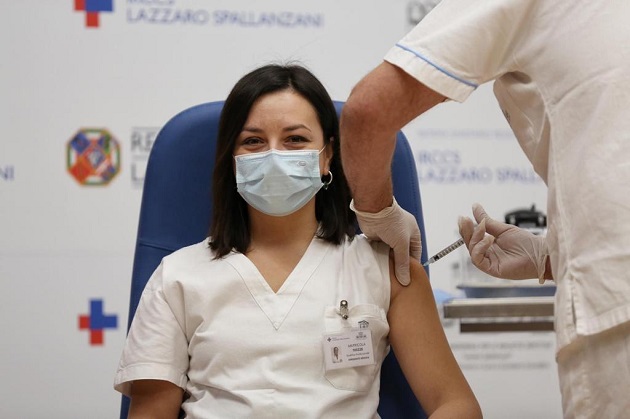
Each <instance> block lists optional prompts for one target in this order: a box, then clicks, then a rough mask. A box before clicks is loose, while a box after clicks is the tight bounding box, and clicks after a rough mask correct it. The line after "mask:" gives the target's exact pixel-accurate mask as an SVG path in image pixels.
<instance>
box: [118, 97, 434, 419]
mask: <svg viewBox="0 0 630 419" xmlns="http://www.w3.org/2000/svg"><path fill="white" fill-rule="evenodd" d="M335 106H336V108H337V111H338V112H339V111H340V110H341V107H342V106H343V103H342V102H335ZM222 108H223V102H210V103H204V104H201V105H197V106H193V107H191V108H189V109H186V110H184V111H182V112H180V113H179V114H177V115H176V116H174V117H173V118H172V119H171V120H169V121H168V122H167V123H166V125H164V127H163V128H162V130H161V131H160V132H159V134H158V136H157V138H156V139H155V142H154V143H153V148H152V150H151V154H150V156H149V162H148V165H147V170H146V174H145V178H144V190H143V195H142V204H141V208H140V220H139V225H138V236H137V240H136V249H135V256H134V264H133V273H132V279H131V297H130V303H129V320H128V325H127V326H128V327H129V325H130V324H131V320H132V319H133V316H134V314H135V312H136V308H137V306H138V302H139V301H140V296H141V294H142V290H143V289H144V286H145V284H146V282H147V281H148V279H149V277H150V276H151V274H152V273H153V271H154V270H155V269H156V268H157V266H158V265H159V263H160V261H161V260H162V258H163V257H164V256H167V255H168V254H170V253H172V252H174V251H175V250H177V249H180V248H182V247H184V246H188V245H190V244H193V243H198V242H200V241H202V240H203V239H204V238H205V237H206V236H207V233H208V229H209V225H210V218H211V211H212V193H211V184H212V181H211V180H212V170H213V166H214V160H215V144H216V137H217V131H218V122H219V117H220V114H221V109H222ZM392 172H393V184H394V195H395V196H396V200H397V201H398V203H399V204H400V205H401V206H402V207H403V208H405V209H406V210H407V211H409V212H411V213H412V214H414V215H415V217H416V220H417V221H418V225H419V226H420V229H421V231H422V235H423V236H422V242H423V243H426V241H425V237H424V225H423V219H422V203H421V201H420V189H419V186H418V176H417V172H416V166H415V162H414V158H413V154H412V152H411V148H410V147H409V144H408V142H407V139H406V138H405V136H404V135H403V133H402V132H399V133H398V138H397V144H396V151H395V153H394V159H393V164H392ZM425 249H426V246H423V250H422V252H423V253H422V260H423V261H424V260H426V259H427V255H426V250H425ZM128 408H129V400H128V399H127V397H125V396H123V401H122V406H121V414H120V417H121V419H126V418H127V411H128ZM378 411H379V414H380V415H381V417H382V418H383V419H397V418H411V419H413V418H426V415H425V414H424V412H423V410H422V408H421V407H420V405H419V404H418V402H417V401H416V398H415V397H414V395H413V393H412V392H411V389H410V387H409V384H408V383H407V381H406V380H405V378H404V376H403V374H402V371H401V370H400V367H399V365H398V362H397V361H396V358H395V355H394V354H393V352H390V354H389V355H388V356H387V358H386V359H385V361H384V363H383V367H382V373H381V392H380V404H379V408H378Z"/></svg>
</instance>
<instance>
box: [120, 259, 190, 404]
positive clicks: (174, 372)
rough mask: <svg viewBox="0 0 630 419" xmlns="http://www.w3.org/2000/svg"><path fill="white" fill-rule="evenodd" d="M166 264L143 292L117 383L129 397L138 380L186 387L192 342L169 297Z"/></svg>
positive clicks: (124, 351)
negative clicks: (165, 273)
mask: <svg viewBox="0 0 630 419" xmlns="http://www.w3.org/2000/svg"><path fill="white" fill-rule="evenodd" d="M163 264H164V262H162V263H161V264H160V266H158V268H157V269H156V270H155V272H154V273H153V275H152V276H151V278H150V279H149V281H148V282H147V285H146V287H145V289H144V291H143V293H142V297H141V298H140V303H139V304H138V309H137V311H136V314H135V316H134V318H133V321H132V323H131V328H130V329H129V334H128V336H127V342H126V344H125V347H124V349H123V353H122V356H121V359H120V363H119V366H118V371H117V373H116V377H115V380H114V388H115V389H116V390H118V391H120V392H121V393H123V394H125V395H127V396H128V395H129V392H130V389H131V383H132V382H133V381H134V380H141V379H154V380H165V381H170V382H171V383H173V384H175V385H177V386H179V387H181V388H183V389H185V387H186V383H187V375H186V373H187V371H188V342H187V339H186V335H185V332H184V329H183V322H182V319H181V318H179V319H178V317H177V316H176V315H175V314H174V312H173V309H172V307H171V305H170V304H169V302H168V301H167V298H166V297H165V292H164V289H163V272H164V267H163ZM170 297H171V298H173V296H170ZM176 305H177V306H180V305H181V304H176Z"/></svg>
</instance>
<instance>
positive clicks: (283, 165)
mask: <svg viewBox="0 0 630 419" xmlns="http://www.w3.org/2000/svg"><path fill="white" fill-rule="evenodd" d="M324 148H325V147H324ZM323 150H324V149H323V148H322V149H321V150H296V151H278V150H269V151H265V152H262V153H253V154H242V155H239V156H234V160H235V161H236V186H237V189H238V193H239V194H241V196H242V197H243V199H244V200H245V201H246V202H247V203H248V204H249V205H251V206H252V207H254V208H256V209H257V210H258V211H260V212H264V213H265V214H268V215H274V216H278V217H280V216H283V215H288V214H291V213H294V212H295V211H297V210H299V209H300V208H302V207H303V206H304V205H306V203H307V202H308V201H310V200H311V198H313V197H314V196H315V194H316V193H317V191H319V189H320V188H321V187H322V185H323V183H322V179H321V174H320V172H319V154H320V153H321V152H322V151H323Z"/></svg>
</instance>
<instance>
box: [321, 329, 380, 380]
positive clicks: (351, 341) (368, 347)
mask: <svg viewBox="0 0 630 419" xmlns="http://www.w3.org/2000/svg"><path fill="white" fill-rule="evenodd" d="M323 347H324V361H325V365H326V371H328V370H336V369H340V368H351V367H360V366H362V365H372V364H374V350H373V348H372V331H371V330H370V329H368V328H359V329H350V330H348V331H344V332H341V333H329V334H325V335H324V339H323Z"/></svg>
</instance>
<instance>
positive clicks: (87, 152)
mask: <svg viewBox="0 0 630 419" xmlns="http://www.w3.org/2000/svg"><path fill="white" fill-rule="evenodd" d="M67 167H68V172H69V173H70V174H71V175H72V176H73V177H74V178H75V179H76V180H77V181H78V182H79V183H80V184H81V185H90V186H92V185H106V184H108V183H109V182H110V181H111V180H112V179H113V178H114V176H116V174H118V172H119V171H120V147H119V145H118V141H116V139H115V138H114V137H113V136H112V135H111V134H110V133H109V131H107V130H106V129H102V128H83V129H80V130H79V131H78V132H77V133H76V134H75V135H74V137H72V138H71V139H70V141H68V146H67Z"/></svg>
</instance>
